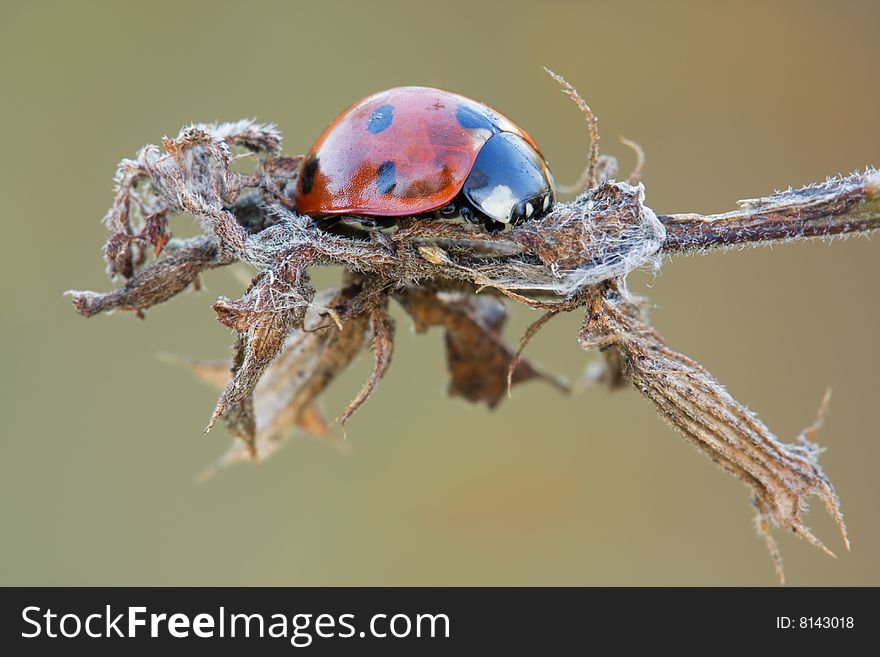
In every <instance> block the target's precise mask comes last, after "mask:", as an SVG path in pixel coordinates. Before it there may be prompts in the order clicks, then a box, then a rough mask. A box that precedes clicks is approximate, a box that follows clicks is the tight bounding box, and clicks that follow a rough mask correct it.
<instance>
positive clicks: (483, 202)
mask: <svg viewBox="0 0 880 657" xmlns="http://www.w3.org/2000/svg"><path fill="white" fill-rule="evenodd" d="M479 203H480V208H481V209H482V210H483V212H485V213H486V214H487V215H489V217H491V218H492V219H494V220H495V221H500V222H502V223H505V224H506V223H507V222H509V221H510V213H511V212H512V211H513V208H514V206H515V205H516V199H515V198H514V196H513V191H512V190H511V189H510V187H508V186H507V185H496V186H495V187H493V188H492V191H491V192H489V194H488V195H487V196H486V197H485V198H483V199H480V200H479Z"/></svg>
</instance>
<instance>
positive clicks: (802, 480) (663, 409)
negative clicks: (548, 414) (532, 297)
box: [580, 285, 849, 581]
mask: <svg viewBox="0 0 880 657" xmlns="http://www.w3.org/2000/svg"><path fill="white" fill-rule="evenodd" d="M580 341H581V344H582V346H584V348H593V347H594V346H596V345H597V344H604V345H605V347H606V348H607V347H608V346H611V347H612V348H614V349H616V350H617V352H618V354H619V355H620V358H621V373H622V375H623V377H624V378H625V379H626V380H627V381H629V382H630V383H631V384H632V385H633V386H634V387H635V388H636V389H637V390H639V391H640V392H641V393H642V394H643V395H645V396H646V397H647V398H648V399H649V400H651V402H652V403H653V404H654V406H655V407H656V408H657V411H658V413H659V414H660V416H661V417H663V418H664V419H665V420H666V421H667V422H668V423H669V424H670V425H671V426H672V427H673V428H674V429H675V430H676V431H678V432H679V433H680V434H681V435H683V436H684V437H685V438H686V439H688V440H689V441H690V442H691V443H693V444H694V445H696V446H697V447H698V448H699V449H700V450H702V451H703V452H704V453H705V454H706V455H707V456H709V458H711V459H712V460H713V461H715V462H716V463H717V464H719V465H720V466H721V467H722V468H724V469H725V470H727V471H728V472H730V473H731V474H733V475H734V476H735V477H737V478H738V479H740V480H741V481H743V482H744V483H745V484H746V485H748V486H749V487H750V488H751V489H752V491H753V497H752V502H753V504H754V505H755V507H756V508H757V509H758V518H757V521H758V528H759V531H760V532H761V533H762V535H763V536H764V538H765V540H766V542H767V547H768V549H769V550H770V553H771V555H772V557H773V560H774V563H775V565H776V569H777V572H778V574H779V577H780V580H782V581H784V575H783V572H782V559H781V556H780V555H779V550H778V549H777V547H776V543H775V541H774V540H773V538H772V537H771V536H770V533H769V532H770V524H771V523H772V524H775V525H777V526H780V527H783V528H785V529H788V530H790V531H792V532H793V533H795V534H797V535H798V536H800V537H802V538H804V539H806V540H807V541H809V542H810V543H812V544H813V545H815V546H817V547H819V548H820V549H822V550H823V551H825V552H826V553H828V554H830V555H831V556H834V555H833V553H832V552H831V550H829V549H828V548H827V547H825V545H823V544H822V542H821V541H820V540H819V539H818V538H817V537H816V536H815V535H814V534H813V533H812V532H811V531H810V530H809V529H808V528H807V527H806V526H805V525H804V524H803V522H802V521H801V518H800V514H801V512H802V511H803V510H804V509H805V498H807V497H808V496H810V495H816V496H818V497H819V499H821V500H822V502H823V503H824V505H825V508H826V509H827V510H828V513H829V514H830V515H831V516H832V518H834V520H835V522H836V523H837V526H838V528H839V529H840V534H841V536H842V538H843V542H844V545H845V546H846V548H847V549H849V539H848V538H847V534H846V526H845V524H844V522H843V516H842V514H841V512H840V502H839V501H838V499H837V495H836V493H835V492H834V488H833V487H832V485H831V483H830V481H829V480H828V478H827V477H826V476H825V473H824V472H823V471H822V468H821V467H820V466H819V462H818V456H819V451H820V450H819V448H818V447H817V446H816V445H815V443H813V442H811V441H810V437H811V436H812V433H813V432H814V430H807V431H805V432H803V433H802V434H801V435H800V436H799V437H798V440H797V442H795V443H783V442H781V441H780V440H779V439H778V438H776V436H774V435H773V434H772V433H771V432H770V431H769V429H767V427H766V426H765V425H764V424H763V423H762V422H761V421H760V420H759V419H758V418H757V417H755V416H754V415H753V414H752V413H751V412H750V411H749V410H748V409H746V408H745V407H744V406H743V405H742V404H740V403H739V402H737V401H736V400H735V399H733V397H731V396H730V394H729V393H728V392H727V391H726V390H725V389H724V387H723V386H722V385H721V384H720V383H718V381H717V380H715V378H714V377H712V375H711V374H709V373H708V372H707V371H706V370H705V369H703V368H702V367H701V366H700V365H699V364H698V363H696V362H694V361H693V360H691V359H690V358H687V357H686V356H683V355H682V354H679V353H677V352H675V351H673V350H672V349H670V348H669V347H667V346H666V344H665V343H664V342H663V340H662V338H660V336H659V335H658V334H657V333H656V331H654V329H652V328H651V327H649V326H647V325H646V324H643V323H642V322H641V321H639V320H638V319H637V318H636V317H635V316H634V311H633V309H632V307H630V306H628V304H626V303H624V302H622V301H621V297H620V296H619V295H618V293H617V292H616V290H615V289H614V286H613V285H609V288H608V292H606V293H600V294H597V295H596V297H595V299H594V302H593V304H592V307H591V309H590V313H589V314H588V316H587V319H586V321H585V323H584V326H583V329H582V331H581V335H580Z"/></svg>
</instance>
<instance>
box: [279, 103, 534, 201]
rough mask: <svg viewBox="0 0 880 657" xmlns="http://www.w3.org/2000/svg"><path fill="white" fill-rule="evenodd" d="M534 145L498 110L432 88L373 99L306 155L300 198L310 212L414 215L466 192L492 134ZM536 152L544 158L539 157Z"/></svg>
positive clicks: (342, 118)
mask: <svg viewBox="0 0 880 657" xmlns="http://www.w3.org/2000/svg"><path fill="white" fill-rule="evenodd" d="M499 133H512V134H514V135H517V136H519V137H521V138H522V139H524V140H525V141H526V142H528V144H529V146H531V147H532V148H534V149H535V151H536V152H538V147H537V145H536V144H535V142H534V140H533V139H532V138H531V136H529V134H528V133H526V132H525V131H524V130H523V129H522V128H520V127H519V126H517V125H516V124H515V123H513V121H511V120H510V119H508V118H507V117H505V116H504V115H503V114H501V113H500V112H497V111H495V110H494V109H492V108H490V107H488V106H486V105H484V104H483V103H479V102H477V101H475V100H471V99H470V98H466V97H465V96H461V95H459V94H455V93H451V92H449V91H443V90H440V89H432V88H429V87H399V88H396V89H389V90H387V91H382V92H379V93H377V94H374V95H372V96H369V97H367V98H365V99H363V100H361V101H359V102H357V103H355V104H354V105H352V106H351V107H349V108H348V109H347V110H345V111H344V112H343V113H342V114H340V115H339V116H338V117H337V118H336V120H334V121H333V123H331V124H330V125H329V126H328V127H327V129H326V130H324V132H323V133H322V134H321V136H320V137H319V138H318V140H317V142H315V145H314V146H313V147H312V148H311V150H310V151H309V153H308V155H307V156H306V159H305V162H304V165H303V170H302V173H301V175H300V179H299V182H298V185H297V192H296V197H295V203H296V207H297V209H298V211H299V212H301V213H303V214H307V215H313V216H321V215H336V214H358V215H372V216H384V217H397V216H406V215H415V214H420V213H423V212H429V211H431V210H435V209H437V208H441V207H443V206H445V205H446V204H448V203H450V202H451V201H452V200H453V199H454V198H455V197H456V195H457V194H458V193H459V192H460V191H461V189H462V186H463V185H464V183H465V180H466V179H467V177H468V175H469V174H470V172H471V168H472V167H473V165H474V161H475V160H476V158H477V155H478V154H479V152H480V149H481V148H482V147H483V145H484V144H485V143H486V141H488V140H489V138H490V137H492V136H493V135H495V134H499ZM538 154H540V153H539V152H538Z"/></svg>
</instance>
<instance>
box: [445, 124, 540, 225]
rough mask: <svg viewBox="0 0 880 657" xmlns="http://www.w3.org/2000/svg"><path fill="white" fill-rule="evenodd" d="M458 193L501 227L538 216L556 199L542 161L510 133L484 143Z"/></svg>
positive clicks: (498, 134) (525, 142) (520, 139)
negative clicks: (502, 224)
mask: <svg viewBox="0 0 880 657" xmlns="http://www.w3.org/2000/svg"><path fill="white" fill-rule="evenodd" d="M462 193H463V194H464V196H465V198H466V199H467V200H468V201H469V203H470V204H471V205H472V206H473V207H474V209H476V210H477V211H478V212H480V213H481V214H483V215H485V216H487V217H488V218H489V219H491V220H493V221H498V222H501V223H504V224H508V223H509V224H515V223H517V222H519V221H523V220H526V219H534V218H536V217H540V216H541V215H544V214H546V213H547V211H548V210H549V209H550V208H551V207H552V206H553V202H554V201H555V199H556V193H555V190H554V188H553V176H552V175H551V174H550V169H549V168H547V163H546V162H545V161H544V158H543V157H542V156H541V154H540V153H538V151H536V150H535V149H534V148H532V146H531V145H530V144H529V143H528V142H527V141H526V140H525V139H523V138H522V137H520V136H519V135H516V134H513V133H512V132H499V133H497V134H495V135H493V136H492V137H491V138H490V139H489V140H488V141H486V143H485V144H484V145H483V147H482V148H481V149H480V152H479V154H478V155H477V159H476V160H475V161H474V164H473V167H471V172H470V174H469V175H468V177H467V180H466V181H465V183H464V187H463V188H462Z"/></svg>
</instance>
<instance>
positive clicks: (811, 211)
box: [658, 169, 880, 254]
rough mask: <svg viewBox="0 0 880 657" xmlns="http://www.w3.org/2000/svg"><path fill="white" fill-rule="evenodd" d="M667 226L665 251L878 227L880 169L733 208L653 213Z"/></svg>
mask: <svg viewBox="0 0 880 657" xmlns="http://www.w3.org/2000/svg"><path fill="white" fill-rule="evenodd" d="M658 218H659V219H660V221H661V222H662V223H663V224H664V226H665V227H666V240H665V241H664V242H663V246H662V251H663V252H664V253H669V254H675V253H687V252H692V251H704V250H707V249H711V248H719V247H725V246H733V245H736V244H753V245H757V244H764V243H768V242H779V241H790V240H797V239H804V238H810V237H833V236H835V235H846V234H852V233H865V232H869V231H873V230H878V229H880V171H877V170H876V169H868V170H867V171H865V172H864V173H855V174H853V175H851V176H847V177H845V178H833V179H830V180H827V181H826V182H824V183H819V184H815V185H810V186H808V187H803V188H801V189H797V190H788V191H785V192H781V193H779V194H774V195H773V196H768V197H766V198H762V199H752V200H748V201H741V202H740V207H739V209H737V210H734V211H732V212H726V213H724V214H713V215H699V214H671V215H660V216H658Z"/></svg>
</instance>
